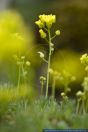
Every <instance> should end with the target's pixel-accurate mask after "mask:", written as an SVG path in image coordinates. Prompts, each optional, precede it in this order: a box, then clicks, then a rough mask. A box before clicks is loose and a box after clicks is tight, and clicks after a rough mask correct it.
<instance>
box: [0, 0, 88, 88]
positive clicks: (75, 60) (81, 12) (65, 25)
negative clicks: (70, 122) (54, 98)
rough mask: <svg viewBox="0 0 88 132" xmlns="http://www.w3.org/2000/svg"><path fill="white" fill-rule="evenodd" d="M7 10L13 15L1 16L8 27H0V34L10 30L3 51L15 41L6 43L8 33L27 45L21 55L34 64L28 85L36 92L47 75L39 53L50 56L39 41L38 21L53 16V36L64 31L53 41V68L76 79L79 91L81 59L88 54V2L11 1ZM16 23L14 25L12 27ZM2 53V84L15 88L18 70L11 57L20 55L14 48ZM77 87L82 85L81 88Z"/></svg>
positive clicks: (55, 0) (0, 61) (0, 60)
mask: <svg viewBox="0 0 88 132" xmlns="http://www.w3.org/2000/svg"><path fill="white" fill-rule="evenodd" d="M7 9H9V10H11V12H12V14H10V15H9V14H7V15H6V16H5V15H2V13H1V19H0V21H1V20H2V19H3V20H2V21H4V23H5V22H6V24H5V25H6V27H5V26H3V24H2V26H1V25H0V31H1V28H2V29H3V27H5V30H6V32H7V30H8V32H7V34H4V35H3V37H4V38H5V39H2V36H0V45H1V47H2V49H4V48H3V47H4V46H2V45H3V43H4V44H5V43H7V42H8V43H10V41H11V43H12V42H13V41H14V40H11V39H10V40H8V41H7V39H6V38H8V34H9V33H16V32H17V33H20V34H21V35H22V36H23V38H24V40H25V42H23V41H22V43H26V48H23V49H25V50H21V51H22V53H21V54H22V55H24V54H25V55H26V57H27V59H28V60H30V62H31V67H30V69H29V74H28V83H29V84H30V85H31V86H32V87H34V88H39V85H40V84H39V76H40V75H45V72H44V70H43V69H44V67H45V64H44V63H43V62H42V61H41V59H40V58H39V56H38V55H37V52H38V51H40V50H41V51H43V52H45V53H46V56H47V53H48V46H47V45H46V44H45V42H44V41H43V40H42V39H41V38H40V36H39V33H38V28H37V26H36V25H35V21H36V20H37V19H38V15H40V14H51V13H52V14H55V15H56V17H57V22H56V24H55V25H54V26H53V29H52V33H53V32H54V31H55V30H57V29H60V31H61V35H60V37H57V38H56V39H55V40H54V43H55V51H54V54H53V56H52V68H53V69H54V70H57V71H59V72H62V71H63V70H66V71H67V72H69V73H71V74H72V75H74V76H76V81H75V82H74V84H73V86H74V85H75V88H76V89H79V88H81V82H82V80H83V76H84V72H83V67H82V66H81V63H80V56H81V55H82V54H83V53H85V52H87V51H88V17H87V16H88V0H74V1H73V0H11V1H8V5H7V8H3V10H7ZM6 13H8V11H6ZM2 16H3V17H2ZM7 16H9V17H7ZM15 18H16V19H15ZM11 21H12V23H11ZM13 22H15V23H14V24H13ZM9 26H10V27H9ZM1 35H2V34H1ZM18 41H19V40H18V39H17V42H18ZM17 42H16V44H17ZM18 43H19V42H18ZM23 45H24V44H23ZM2 49H1V51H2V52H1V51H0V52H1V55H0V56H1V57H0V58H1V59H0V70H1V71H0V78H1V79H0V80H1V82H3V83H7V82H8V81H10V83H12V84H14V85H16V83H17V82H16V79H17V74H14V72H13V71H14V69H15V70H16V66H15V64H14V61H13V59H12V58H11V56H12V55H13V54H14V53H17V51H16V50H15V51H14V50H13V49H14V48H13V45H12V46H11V45H10V48H9V50H8V49H5V50H2ZM10 53H11V54H10ZM7 54H8V55H7ZM9 56H10V57H9ZM15 73H16V72H15ZM14 80H15V82H14ZM78 84H80V85H79V86H78ZM50 87H51V84H50ZM57 88H58V86H57Z"/></svg>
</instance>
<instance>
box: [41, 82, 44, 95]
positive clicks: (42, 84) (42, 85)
mask: <svg viewBox="0 0 88 132" xmlns="http://www.w3.org/2000/svg"><path fill="white" fill-rule="evenodd" d="M43 87H44V83H43V82H41V95H43Z"/></svg>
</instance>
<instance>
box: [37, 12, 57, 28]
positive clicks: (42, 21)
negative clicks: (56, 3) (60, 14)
mask: <svg viewBox="0 0 88 132" xmlns="http://www.w3.org/2000/svg"><path fill="white" fill-rule="evenodd" d="M55 22H56V16H55V15H52V14H50V15H45V14H43V15H40V16H39V20H38V21H36V22H35V23H36V24H37V25H38V26H39V28H43V27H44V26H46V27H47V28H51V26H52V24H53V23H55Z"/></svg>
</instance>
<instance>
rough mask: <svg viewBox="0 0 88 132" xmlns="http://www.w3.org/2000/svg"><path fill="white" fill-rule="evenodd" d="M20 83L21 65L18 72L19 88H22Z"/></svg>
mask: <svg viewBox="0 0 88 132" xmlns="http://www.w3.org/2000/svg"><path fill="white" fill-rule="evenodd" d="M20 81H21V65H19V71H18V88H19V87H20Z"/></svg>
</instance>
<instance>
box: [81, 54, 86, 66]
mask: <svg viewBox="0 0 88 132" xmlns="http://www.w3.org/2000/svg"><path fill="white" fill-rule="evenodd" d="M80 61H81V63H82V64H84V65H87V64H88V55H87V54H84V55H82V57H81V58H80Z"/></svg>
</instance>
